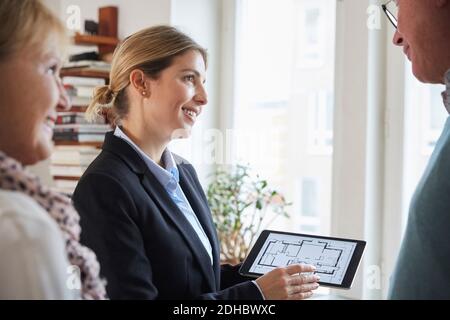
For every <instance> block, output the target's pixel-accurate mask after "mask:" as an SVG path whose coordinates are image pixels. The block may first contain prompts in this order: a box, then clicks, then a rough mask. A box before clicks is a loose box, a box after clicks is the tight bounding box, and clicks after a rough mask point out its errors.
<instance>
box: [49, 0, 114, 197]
mask: <svg viewBox="0 0 450 320" xmlns="http://www.w3.org/2000/svg"><path fill="white" fill-rule="evenodd" d="M73 42H74V44H76V45H81V46H84V45H86V46H92V45H96V46H97V48H98V53H99V56H100V57H104V55H105V54H110V53H111V52H113V51H114V50H115V48H116V46H117V45H118V44H119V39H118V38H117V8H115V7H105V8H100V9H99V35H85V34H80V33H76V34H75V35H74V36H73ZM85 62H86V63H85ZM82 65H83V66H78V64H76V67H73V65H71V66H70V67H66V68H64V67H63V68H62V70H61V73H60V76H61V79H62V82H63V84H64V87H65V88H66V91H67V92H68V94H69V96H70V98H71V104H72V107H71V109H70V110H68V111H66V112H58V118H57V121H56V125H55V129H54V134H53V140H54V145H55V147H54V152H53V154H52V156H51V160H50V175H51V176H52V179H53V186H54V189H55V190H56V191H58V192H60V193H63V194H66V195H68V196H71V195H72V193H73V191H74V190H75V187H76V185H77V183H78V180H79V178H80V177H81V175H82V174H83V173H84V171H85V170H86V169H87V167H88V166H89V164H90V163H91V162H92V161H93V160H94V159H95V158H96V157H97V156H98V154H99V153H100V152H101V148H102V145H103V140H104V137H105V134H106V132H107V131H110V130H112V128H111V126H110V125H109V124H108V120H107V116H106V114H105V115H104V117H103V118H100V119H98V121H96V122H95V123H93V124H92V123H88V122H87V120H86V119H85V117H84V115H85V112H86V110H87V106H88V105H89V103H90V102H91V100H92V97H93V94H94V91H95V88H96V87H99V86H103V85H108V84H109V72H108V71H105V70H98V69H96V65H95V63H94V62H92V63H89V61H83V63H82Z"/></svg>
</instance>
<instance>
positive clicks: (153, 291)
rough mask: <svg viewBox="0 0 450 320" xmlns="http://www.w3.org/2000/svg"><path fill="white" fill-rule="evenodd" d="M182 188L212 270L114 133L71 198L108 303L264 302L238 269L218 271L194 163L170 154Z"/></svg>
mask: <svg viewBox="0 0 450 320" xmlns="http://www.w3.org/2000/svg"><path fill="white" fill-rule="evenodd" d="M174 158H175V161H176V163H177V166H178V169H179V173H180V186H181V188H182V189H183V192H184V194H185V195H186V197H187V199H188V200H189V203H190V204H191V207H192V209H193V210H194V212H195V214H196V215H197V218H198V220H199V221H200V223H201V225H202V227H203V229H204V230H205V233H206V235H207V236H208V238H209V241H210V242H211V245H212V249H213V261H214V263H213V266H211V260H210V258H209V256H208V253H207V252H206V250H205V249H204V246H203V244H202V243H201V241H200V239H199V238H198V236H197V234H196V233H195V231H194V229H193V228H192V227H191V225H190V223H189V222H188V221H187V219H186V218H185V217H184V215H183V213H182V212H181V211H180V210H179V209H178V207H177V205H176V204H175V203H174V202H173V201H172V199H171V198H170V196H169V195H168V194H167V192H166V190H165V189H164V187H163V186H162V185H161V184H160V183H159V181H158V180H157V179H156V178H155V176H154V175H153V174H152V173H151V171H150V170H149V169H148V167H147V165H146V164H145V162H144V161H143V160H142V158H141V157H140V155H139V154H138V153H137V152H136V151H135V150H134V149H133V148H132V147H131V146H130V145H129V144H128V143H127V142H125V141H123V140H122V139H120V138H117V137H115V136H114V135H113V133H112V132H110V133H107V135H106V138H105V143H104V145H103V151H102V152H101V153H100V155H99V156H98V157H97V159H95V160H94V162H93V163H92V164H91V165H90V166H89V168H88V169H87V170H86V172H85V174H84V175H83V177H82V178H81V179H80V181H79V184H78V186H77V188H76V190H75V193H74V195H73V201H74V205H75V208H76V209H77V210H78V212H79V214H80V217H81V228H82V233H81V242H82V243H83V244H85V245H87V246H88V247H90V248H91V249H93V250H94V252H95V253H96V254H97V257H98V259H99V262H100V266H101V274H102V276H104V277H105V278H106V280H107V287H106V290H107V293H108V296H109V297H110V298H111V299H262V296H261V293H260V292H259V290H258V288H257V287H256V285H255V284H254V283H252V282H250V281H248V279H246V278H244V277H242V276H240V275H239V274H238V272H237V270H238V266H234V267H233V266H230V265H226V266H220V261H219V242H218V238H217V234H216V231H215V229H214V224H213V221H212V219H211V213H210V211H209V207H208V204H207V199H206V196H205V194H204V192H203V190H202V187H201V186H200V183H199V181H198V178H197V174H196V173H195V170H194V168H193V167H192V165H191V164H189V163H187V162H186V161H185V160H184V159H182V158H180V157H178V156H176V155H174Z"/></svg>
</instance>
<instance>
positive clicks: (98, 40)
mask: <svg viewBox="0 0 450 320" xmlns="http://www.w3.org/2000/svg"><path fill="white" fill-rule="evenodd" d="M73 40H74V43H75V44H76V45H97V46H98V45H107V46H117V45H118V44H119V39H117V38H116V37H107V36H95V35H85V34H80V33H76V34H75V36H74V37H73Z"/></svg>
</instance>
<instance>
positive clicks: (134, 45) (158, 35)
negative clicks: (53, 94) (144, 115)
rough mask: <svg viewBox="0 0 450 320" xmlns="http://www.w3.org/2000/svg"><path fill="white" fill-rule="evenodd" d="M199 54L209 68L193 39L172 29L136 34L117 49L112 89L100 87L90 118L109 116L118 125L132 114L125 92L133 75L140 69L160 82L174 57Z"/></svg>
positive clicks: (112, 74) (204, 56) (91, 105)
mask: <svg viewBox="0 0 450 320" xmlns="http://www.w3.org/2000/svg"><path fill="white" fill-rule="evenodd" d="M189 50H197V51H198V52H200V54H201V55H202V56H203V60H204V61H205V65H206V64H207V53H206V50H205V49H204V48H202V47H201V46H200V45H198V44H197V43H196V42H195V41H194V40H192V39H191V38H190V37H189V36H187V35H186V34H184V33H182V32H181V31H179V30H178V29H176V28H174V27H171V26H164V25H161V26H154V27H151V28H147V29H144V30H141V31H139V32H137V33H134V34H133V35H131V36H130V37H128V38H126V39H125V40H124V41H123V43H122V44H121V45H120V46H119V47H117V48H116V50H115V52H114V56H113V61H112V66H111V73H110V83H109V86H102V87H98V88H97V89H96V90H95V94H94V99H93V101H92V102H91V104H90V105H89V107H88V109H87V111H86V118H87V119H88V120H94V119H95V118H96V117H98V116H99V115H101V114H102V113H103V108H105V107H106V108H111V109H110V111H109V112H108V114H109V116H111V117H112V119H111V120H112V122H113V124H114V125H119V124H120V120H121V119H123V118H124V117H125V116H126V115H127V114H128V109H129V106H128V98H127V95H126V91H125V89H126V88H127V87H128V85H129V84H130V80H129V79H130V74H131V72H132V71H133V70H136V69H139V70H141V71H142V72H144V73H145V74H146V75H147V76H148V77H150V78H152V79H157V78H158V76H159V75H160V73H161V71H163V70H164V69H166V68H168V67H170V65H171V64H172V61H173V59H174V57H176V56H179V55H181V54H183V53H185V52H186V51H189Z"/></svg>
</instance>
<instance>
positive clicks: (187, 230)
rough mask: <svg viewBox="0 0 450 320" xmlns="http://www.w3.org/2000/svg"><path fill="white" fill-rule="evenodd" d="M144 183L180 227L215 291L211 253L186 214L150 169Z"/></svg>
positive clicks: (151, 195)
mask: <svg viewBox="0 0 450 320" xmlns="http://www.w3.org/2000/svg"><path fill="white" fill-rule="evenodd" d="M142 185H143V187H144V188H145V190H146V191H147V193H148V194H149V196H150V197H151V198H152V199H153V200H154V201H155V203H157V204H158V205H159V207H160V208H161V211H162V212H165V213H166V214H167V216H168V217H169V218H170V219H171V220H172V222H173V223H174V225H175V226H176V227H177V228H178V229H179V231H180V233H181V234H182V235H183V237H184V239H185V240H186V242H187V243H188V245H189V247H190V249H191V250H192V252H193V253H194V256H195V257H196V258H197V260H198V262H199V265H200V269H201V271H202V273H203V274H204V276H205V278H206V279H207V280H208V283H209V284H210V289H211V290H212V291H215V290H216V288H215V287H216V281H215V277H214V274H213V270H212V267H211V261H210V259H209V255H208V253H207V252H206V250H205V248H204V246H203V244H202V242H201V241H200V239H199V238H198V236H197V234H196V232H195V230H194V229H193V228H192V226H191V224H190V223H189V221H188V220H187V219H186V218H185V216H184V214H183V213H182V212H181V211H180V209H179V208H178V206H177V205H176V204H175V203H174V202H173V200H172V199H171V198H170V196H169V195H168V194H167V191H166V190H165V189H164V188H163V186H162V185H161V184H160V183H159V181H158V180H157V179H156V178H155V177H154V176H153V174H152V173H151V172H150V170H146V172H145V174H144V176H143V179H142ZM183 191H184V190H183ZM193 209H194V208H193ZM194 211H195V209H194Z"/></svg>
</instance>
